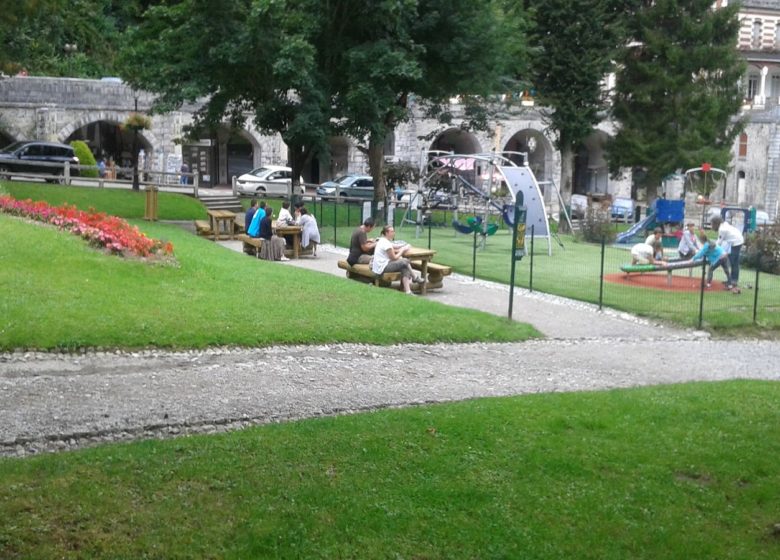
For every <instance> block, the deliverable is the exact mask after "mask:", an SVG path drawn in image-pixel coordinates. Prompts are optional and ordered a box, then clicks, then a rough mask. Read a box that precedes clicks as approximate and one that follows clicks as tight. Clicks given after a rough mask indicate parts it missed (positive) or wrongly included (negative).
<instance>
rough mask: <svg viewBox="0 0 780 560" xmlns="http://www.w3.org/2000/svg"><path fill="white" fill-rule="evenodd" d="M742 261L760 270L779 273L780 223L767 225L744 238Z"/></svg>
mask: <svg viewBox="0 0 780 560" xmlns="http://www.w3.org/2000/svg"><path fill="white" fill-rule="evenodd" d="M741 256H742V262H743V263H744V264H745V265H746V266H749V267H751V268H758V269H759V270H760V271H761V272H770V273H772V274H780V224H775V225H772V226H767V227H764V228H761V229H759V230H758V231H757V232H755V233H753V234H750V235H748V236H747V239H745V247H744V249H743V251H742V255H741Z"/></svg>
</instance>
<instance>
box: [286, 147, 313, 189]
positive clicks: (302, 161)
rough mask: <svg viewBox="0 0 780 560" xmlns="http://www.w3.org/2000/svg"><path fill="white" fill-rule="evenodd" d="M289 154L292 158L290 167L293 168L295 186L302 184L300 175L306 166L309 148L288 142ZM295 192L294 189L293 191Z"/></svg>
mask: <svg viewBox="0 0 780 560" xmlns="http://www.w3.org/2000/svg"><path fill="white" fill-rule="evenodd" d="M287 156H288V157H289V159H290V169H292V184H293V187H295V186H297V185H300V184H301V182H300V177H301V175H303V168H304V167H305V166H306V159H307V158H308V156H309V154H308V150H307V149H306V148H305V147H304V146H297V145H294V144H287ZM293 192H294V191H293Z"/></svg>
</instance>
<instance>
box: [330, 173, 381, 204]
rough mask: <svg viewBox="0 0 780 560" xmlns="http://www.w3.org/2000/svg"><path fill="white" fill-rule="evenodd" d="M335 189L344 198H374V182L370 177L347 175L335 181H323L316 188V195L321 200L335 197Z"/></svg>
mask: <svg viewBox="0 0 780 560" xmlns="http://www.w3.org/2000/svg"><path fill="white" fill-rule="evenodd" d="M336 189H338V191H339V196H341V197H344V198H346V197H356V198H366V199H373V198H374V180H373V179H372V178H371V176H370V175H356V174H349V175H344V176H343V177H339V178H338V179H336V180H335V181H325V182H324V183H322V184H321V185H320V186H319V187H317V194H318V195H319V196H321V197H322V198H332V197H334V196H336Z"/></svg>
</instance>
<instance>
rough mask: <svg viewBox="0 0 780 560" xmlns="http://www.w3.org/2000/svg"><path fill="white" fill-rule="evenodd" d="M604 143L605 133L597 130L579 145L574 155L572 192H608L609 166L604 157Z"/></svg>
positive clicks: (605, 142) (605, 141) (605, 140)
mask: <svg viewBox="0 0 780 560" xmlns="http://www.w3.org/2000/svg"><path fill="white" fill-rule="evenodd" d="M606 144H607V135H606V133H604V132H602V131H600V130H597V131H595V132H593V133H591V134H590V135H589V136H588V137H587V138H585V141H584V142H583V143H582V144H581V145H580V147H579V149H578V150H577V151H576V154H575V156H574V185H573V189H572V190H573V193H575V194H588V193H608V192H609V168H608V166H607V160H606V159H605V157H604V156H605V151H604V148H605V146H606Z"/></svg>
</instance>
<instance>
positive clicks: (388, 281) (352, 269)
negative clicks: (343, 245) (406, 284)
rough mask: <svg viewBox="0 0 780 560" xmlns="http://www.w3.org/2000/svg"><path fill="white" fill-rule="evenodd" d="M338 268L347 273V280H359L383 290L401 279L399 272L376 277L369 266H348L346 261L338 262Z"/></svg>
mask: <svg viewBox="0 0 780 560" xmlns="http://www.w3.org/2000/svg"><path fill="white" fill-rule="evenodd" d="M339 268H341V269H344V270H346V271H347V278H352V279H353V280H360V281H362V282H371V283H373V284H374V285H375V286H382V287H384V288H389V287H390V286H391V285H392V283H393V282H395V281H397V280H400V279H401V273H400V272H385V273H384V274H382V275H380V276H377V275H376V274H374V272H373V271H372V270H371V267H370V266H369V265H367V264H356V265H355V266H350V265H349V263H348V262H347V261H346V260H341V261H339Z"/></svg>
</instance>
